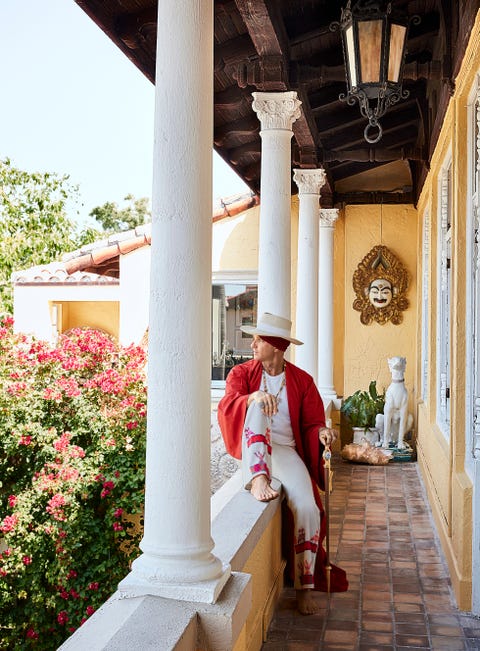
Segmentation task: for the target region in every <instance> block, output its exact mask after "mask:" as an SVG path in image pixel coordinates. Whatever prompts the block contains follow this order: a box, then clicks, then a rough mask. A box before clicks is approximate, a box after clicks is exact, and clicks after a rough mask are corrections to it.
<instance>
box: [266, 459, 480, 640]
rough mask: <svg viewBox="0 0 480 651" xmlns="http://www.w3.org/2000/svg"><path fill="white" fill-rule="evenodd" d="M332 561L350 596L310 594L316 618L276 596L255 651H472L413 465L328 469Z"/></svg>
mask: <svg viewBox="0 0 480 651" xmlns="http://www.w3.org/2000/svg"><path fill="white" fill-rule="evenodd" d="M333 468H334V473H335V474H334V490H333V493H332V497H331V516H330V521H331V524H330V531H331V549H332V553H331V558H332V561H333V562H335V563H336V564H337V565H340V566H341V567H343V568H344V569H345V570H346V571H347V574H348V578H349V582H350V588H349V590H348V592H344V593H336V594H332V595H331V596H330V599H328V598H327V595H326V594H324V593H320V592H316V593H314V594H315V599H316V601H317V602H318V604H319V606H320V610H319V613H318V614H316V615H313V616H308V617H305V616H302V615H300V614H299V613H298V612H297V611H296V610H295V592H294V590H293V589H292V588H286V589H285V590H284V592H283V594H282V597H281V600H280V603H279V605H278V607H277V610H276V613H275V616H274V619H273V621H272V624H271V626H270V630H269V635H268V639H267V641H266V642H265V644H264V645H263V647H262V651H319V650H320V649H321V650H322V651H333V650H334V649H335V650H336V651H340V650H341V651H377V650H378V651H380V650H385V651H387V650H392V649H397V650H398V651H400V650H405V651H406V650H407V649H424V650H425V649H433V650H434V651H457V650H460V649H463V650H471V649H478V650H480V619H478V618H475V617H472V616H469V615H467V614H465V613H462V612H460V611H459V610H458V609H457V608H456V604H455V599H454V598H453V593H452V589H451V585H450V578H449V572H448V568H447V565H446V563H445V561H444V557H443V555H442V552H441V549H440V544H439V542H438V538H437V534H436V532H435V529H434V524H433V520H432V518H431V512H430V508H429V506H428V503H427V501H426V497H425V491H424V488H423V482H422V480H421V478H420V475H419V471H418V467H417V464H416V463H390V464H389V465H388V466H383V467H380V466H366V465H359V464H350V463H348V462H346V461H343V460H342V459H340V458H336V459H335V463H334V466H333Z"/></svg>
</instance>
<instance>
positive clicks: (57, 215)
mask: <svg viewBox="0 0 480 651" xmlns="http://www.w3.org/2000/svg"><path fill="white" fill-rule="evenodd" d="M70 202H72V203H73V204H74V203H75V202H78V188H77V187H76V186H73V185H71V184H70V183H69V177H68V176H67V175H64V176H60V175H58V174H56V173H50V172H34V173H30V172H24V171H22V170H19V169H17V168H16V167H14V166H13V165H12V163H11V161H10V160H9V159H8V158H6V159H4V160H0V313H1V312H8V313H11V312H12V285H11V281H10V276H11V274H12V272H13V271H16V270H20V269H25V268H28V267H31V266H33V265H38V264H47V263H49V262H52V261H53V260H55V259H57V258H58V257H60V256H61V255H62V254H63V253H65V252H66V251H72V250H74V249H76V248H78V247H79V246H81V245H82V244H85V243H87V242H91V241H93V240H94V239H95V236H96V235H97V233H95V232H94V231H93V230H91V229H90V230H84V231H82V232H80V231H79V229H78V226H77V224H76V223H75V222H74V221H72V220H71V219H69V217H68V216H67V203H70Z"/></svg>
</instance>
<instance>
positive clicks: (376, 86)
mask: <svg viewBox="0 0 480 651" xmlns="http://www.w3.org/2000/svg"><path fill="white" fill-rule="evenodd" d="M408 23H409V21H408V17H406V16H401V15H398V14H397V13H394V12H392V5H391V3H388V5H387V7H386V9H385V10H382V9H381V6H380V3H379V2H375V1H373V0H367V1H366V2H362V0H359V1H358V2H356V3H355V4H354V6H353V7H351V1H350V0H348V3H347V6H346V7H345V9H342V15H341V19H340V23H335V24H334V25H335V27H338V26H340V30H341V33H342V42H343V53H344V57H345V67H346V72H347V93H346V95H345V94H342V95H340V99H341V100H344V101H346V102H347V103H348V104H350V105H353V104H355V102H356V101H358V104H359V107H360V112H361V114H362V115H363V116H364V117H365V118H366V119H367V120H368V124H367V126H366V127H365V131H364V133H363V135H364V137H365V140H366V141H367V142H368V143H370V144H375V143H376V142H378V141H379V140H380V138H381V137H382V133H383V132H382V127H381V125H380V122H379V119H380V118H381V117H382V116H383V115H385V112H386V111H387V109H388V107H389V106H392V105H393V104H396V103H397V102H398V101H399V100H401V99H406V98H407V97H408V95H409V92H408V91H407V90H402V74H403V65H404V61H405V45H406V42H407V34H408Z"/></svg>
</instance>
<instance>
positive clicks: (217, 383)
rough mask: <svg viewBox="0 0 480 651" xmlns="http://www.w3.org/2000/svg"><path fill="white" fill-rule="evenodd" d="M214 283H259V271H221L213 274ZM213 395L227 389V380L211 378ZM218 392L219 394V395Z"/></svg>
mask: <svg viewBox="0 0 480 651" xmlns="http://www.w3.org/2000/svg"><path fill="white" fill-rule="evenodd" d="M213 285H257V287H258V272H257V271H221V272H214V273H213V274H212V286H213ZM212 327H213V324H212ZM210 388H211V392H212V397H219V396H221V395H223V393H224V391H225V380H211V382H210ZM217 394H218V396H217Z"/></svg>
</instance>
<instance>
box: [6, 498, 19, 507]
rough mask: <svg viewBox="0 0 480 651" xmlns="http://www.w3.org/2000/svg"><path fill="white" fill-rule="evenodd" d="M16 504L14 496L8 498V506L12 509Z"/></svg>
mask: <svg viewBox="0 0 480 651" xmlns="http://www.w3.org/2000/svg"><path fill="white" fill-rule="evenodd" d="M16 503H17V497H16V495H9V497H8V506H9V507H10V508H11V509H13V507H14V506H15V504H16Z"/></svg>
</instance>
